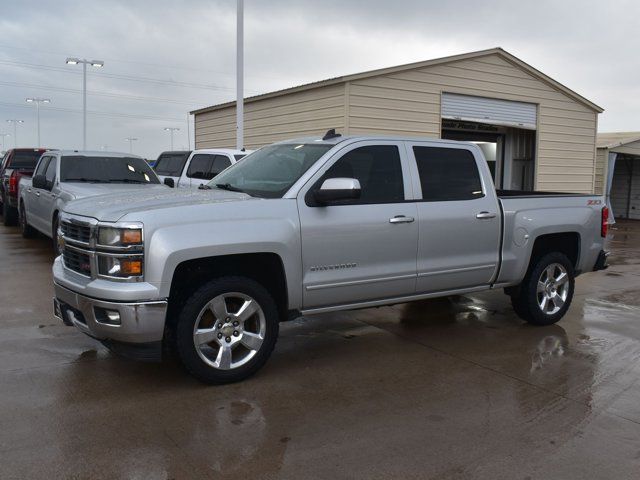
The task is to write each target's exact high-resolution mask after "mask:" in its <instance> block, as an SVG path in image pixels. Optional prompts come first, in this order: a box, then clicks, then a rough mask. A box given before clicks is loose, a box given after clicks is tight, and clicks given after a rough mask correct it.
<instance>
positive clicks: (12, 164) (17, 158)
mask: <svg viewBox="0 0 640 480" xmlns="http://www.w3.org/2000/svg"><path fill="white" fill-rule="evenodd" d="M40 155H42V152H41V151H38V150H16V151H14V152H13V155H12V156H11V159H10V160H9V164H8V165H7V167H8V168H34V167H35V166H36V163H38V159H39V158H40Z"/></svg>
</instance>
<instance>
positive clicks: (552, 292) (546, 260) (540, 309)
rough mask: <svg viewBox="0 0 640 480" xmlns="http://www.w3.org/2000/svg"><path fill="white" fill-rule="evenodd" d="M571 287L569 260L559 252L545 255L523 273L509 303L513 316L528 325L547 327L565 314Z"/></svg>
mask: <svg viewBox="0 0 640 480" xmlns="http://www.w3.org/2000/svg"><path fill="white" fill-rule="evenodd" d="M574 288H575V273H574V271H573V265H572V264H571V261H570V260H569V259H568V258H567V256H566V255H564V254H562V253H559V252H553V253H548V254H546V255H544V256H542V257H540V258H539V259H538V260H537V261H536V263H535V265H534V266H533V268H532V269H531V270H530V271H529V272H528V273H527V276H526V277H525V279H524V280H523V281H522V284H521V285H520V288H519V289H518V290H517V293H515V292H514V295H512V296H511V303H512V304H513V307H514V310H515V312H516V314H517V315H518V316H519V317H520V318H522V319H523V320H526V321H527V322H529V323H531V324H532V325H551V324H553V323H556V322H557V321H558V320H560V319H561V318H562V317H564V315H565V313H567V310H568V309H569V306H570V305H571V301H572V299H573V292H574Z"/></svg>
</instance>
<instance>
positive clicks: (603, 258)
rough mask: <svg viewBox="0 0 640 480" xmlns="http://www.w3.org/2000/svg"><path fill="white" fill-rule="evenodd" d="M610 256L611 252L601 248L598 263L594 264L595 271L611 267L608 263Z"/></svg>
mask: <svg viewBox="0 0 640 480" xmlns="http://www.w3.org/2000/svg"><path fill="white" fill-rule="evenodd" d="M608 257H609V252H606V251H604V250H600V253H599V254H598V258H597V260H596V263H595V265H594V266H593V271H594V272H597V271H598V270H605V269H607V268H609V265H607V258H608Z"/></svg>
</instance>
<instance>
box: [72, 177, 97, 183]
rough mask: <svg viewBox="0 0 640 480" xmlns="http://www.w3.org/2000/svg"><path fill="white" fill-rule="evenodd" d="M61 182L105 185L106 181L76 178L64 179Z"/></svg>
mask: <svg viewBox="0 0 640 480" xmlns="http://www.w3.org/2000/svg"><path fill="white" fill-rule="evenodd" d="M62 181H63V182H90V183H106V180H104V179H101V178H86V177H77V178H65V179H64V180H62Z"/></svg>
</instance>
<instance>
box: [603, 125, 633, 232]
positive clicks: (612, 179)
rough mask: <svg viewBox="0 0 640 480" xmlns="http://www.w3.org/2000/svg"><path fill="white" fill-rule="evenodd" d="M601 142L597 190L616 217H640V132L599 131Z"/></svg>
mask: <svg viewBox="0 0 640 480" xmlns="http://www.w3.org/2000/svg"><path fill="white" fill-rule="evenodd" d="M597 145H598V150H597V162H596V192H597V193H603V192H607V193H609V195H610V206H611V209H612V212H613V215H614V216H615V218H631V219H634V220H640V132H616V133H599V134H598V139H597Z"/></svg>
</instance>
